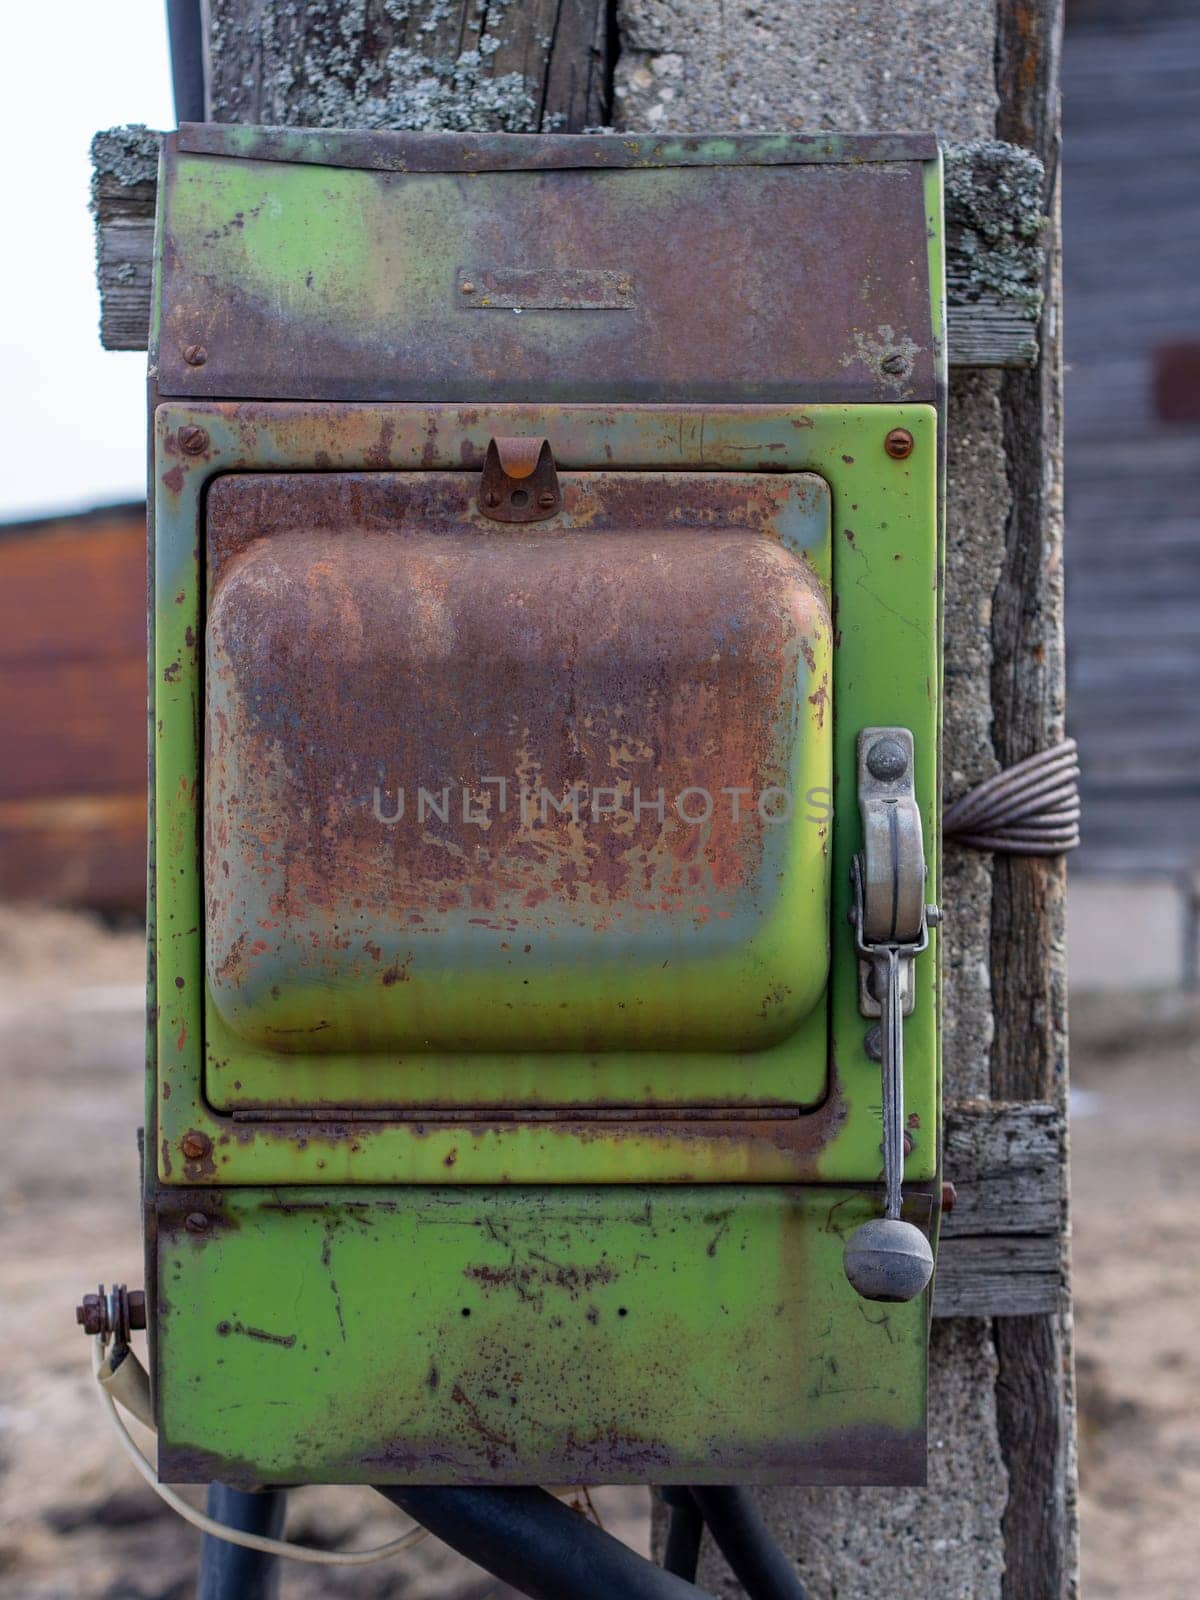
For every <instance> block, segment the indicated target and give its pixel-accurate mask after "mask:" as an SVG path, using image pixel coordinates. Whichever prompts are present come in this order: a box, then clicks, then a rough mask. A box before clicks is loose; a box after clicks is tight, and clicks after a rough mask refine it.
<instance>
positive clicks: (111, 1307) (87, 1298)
mask: <svg viewBox="0 0 1200 1600" xmlns="http://www.w3.org/2000/svg"><path fill="white" fill-rule="evenodd" d="M75 1321H76V1322H77V1323H78V1324H79V1326H80V1327H81V1328H82V1329H83V1331H84V1333H87V1334H97V1333H103V1334H111V1333H115V1334H117V1335H118V1336H119V1337H120V1338H122V1339H123V1338H124V1337H125V1336H126V1334H128V1333H129V1331H130V1330H131V1329H134V1328H144V1327H145V1326H146V1296H145V1294H144V1293H143V1291H142V1290H141V1289H126V1287H125V1285H124V1284H123V1283H118V1284H114V1286H113V1290H112V1293H111V1294H105V1292H104V1285H103V1284H101V1285H100V1292H99V1294H85V1295H84V1297H83V1300H82V1301H81V1302H80V1304H79V1305H77V1306H76V1307H75Z"/></svg>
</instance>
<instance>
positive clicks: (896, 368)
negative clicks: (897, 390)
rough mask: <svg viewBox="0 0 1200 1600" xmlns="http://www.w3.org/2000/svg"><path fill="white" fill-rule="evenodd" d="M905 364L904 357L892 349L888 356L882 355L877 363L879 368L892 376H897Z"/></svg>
mask: <svg viewBox="0 0 1200 1600" xmlns="http://www.w3.org/2000/svg"><path fill="white" fill-rule="evenodd" d="M907 365H908V363H907V362H906V361H905V359H904V357H903V356H902V355H900V353H899V352H898V351H894V352H893V353H892V354H891V355H890V356H884V358H883V360H882V361H881V362H880V363H879V370H880V371H881V372H886V373H888V374H889V375H890V376H891V377H893V378H898V377H899V376H900V375H901V373H902V372H903V371H904V369H905V367H906V366H907Z"/></svg>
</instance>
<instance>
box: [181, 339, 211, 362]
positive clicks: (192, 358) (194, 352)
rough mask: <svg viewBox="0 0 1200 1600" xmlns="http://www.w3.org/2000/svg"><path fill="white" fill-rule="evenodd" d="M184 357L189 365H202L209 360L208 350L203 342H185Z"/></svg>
mask: <svg viewBox="0 0 1200 1600" xmlns="http://www.w3.org/2000/svg"><path fill="white" fill-rule="evenodd" d="M183 359H184V360H185V361H186V362H187V364H188V366H189V367H202V366H203V365H204V363H205V362H206V361H207V360H208V351H207V350H206V349H205V348H204V346H203V345H202V344H185V345H184V347H183Z"/></svg>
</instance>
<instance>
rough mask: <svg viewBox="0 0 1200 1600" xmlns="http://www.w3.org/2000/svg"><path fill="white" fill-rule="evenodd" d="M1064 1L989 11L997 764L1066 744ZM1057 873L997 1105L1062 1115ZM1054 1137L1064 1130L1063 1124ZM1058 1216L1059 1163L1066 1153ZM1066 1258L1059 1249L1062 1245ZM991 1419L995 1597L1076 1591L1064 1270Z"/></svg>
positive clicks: (1002, 1384)
mask: <svg viewBox="0 0 1200 1600" xmlns="http://www.w3.org/2000/svg"><path fill="white" fill-rule="evenodd" d="M1062 20H1063V19H1062V0H999V7H998V27H997V39H996V79H997V88H998V90H999V95H1000V105H999V110H998V114H997V119H996V121H997V132H998V133H999V135H1000V137H1001V138H1004V139H1011V140H1013V141H1014V142H1016V143H1019V144H1020V145H1022V146H1023V147H1024V148H1026V149H1028V150H1031V151H1033V152H1034V153H1035V154H1036V155H1037V156H1038V157H1039V158H1040V160H1041V162H1042V165H1043V169H1044V172H1045V180H1044V182H1045V187H1044V193H1043V201H1042V207H1043V210H1044V211H1045V213H1046V215H1047V217H1048V218H1049V219H1050V223H1049V231H1050V237H1049V240H1048V249H1047V251H1046V271H1045V281H1044V296H1045V298H1044V311H1043V315H1042V324H1041V329H1040V336H1039V350H1040V360H1039V362H1038V365H1037V366H1036V367H1034V368H1032V369H1030V370H1027V371H1025V372H1022V373H1019V374H1018V373H1009V374H1006V375H1005V377H1004V378H1003V380H1002V386H1001V404H1002V410H1003V416H1004V443H1005V456H1006V459H1007V463H1008V474H1009V483H1010V486H1011V491H1012V500H1011V507H1010V511H1009V517H1008V526H1007V529H1006V537H1005V550H1004V562H1003V566H1002V569H1001V574H1000V582H999V584H998V585H997V588H996V595H995V601H994V606H993V611H992V661H993V667H992V711H993V725H992V739H993V745H994V747H995V750H996V754H997V757H998V758H999V760H1000V761H1001V762H1002V763H1003V764H1006V765H1007V764H1011V763H1012V762H1015V761H1019V760H1021V759H1022V757H1024V756H1028V755H1031V754H1033V753H1034V752H1035V751H1037V750H1041V749H1045V748H1046V747H1047V746H1048V745H1051V744H1053V743H1054V742H1055V741H1056V740H1058V739H1061V738H1062V736H1063V719H1064V704H1063V702H1064V668H1063V640H1062V621H1063V588H1062V535H1063V527H1062V353H1061V315H1060V310H1061V293H1060V290H1061V285H1060V275H1059V215H1060V204H1059V188H1058V171H1059V144H1060V111H1059V93H1058V81H1059V51H1060V45H1061V36H1062ZM1065 889H1066V875H1065V871H1064V866H1063V862H1062V860H1061V859H1058V860H1054V859H1050V860H1047V859H1045V858H1038V857H1032V858H1020V857H1012V858H1008V859H1004V858H1001V859H999V860H998V861H997V863H996V868H995V874H994V878H993V886H992V993H993V1009H994V1014H995V1024H996V1027H995V1038H994V1043H993V1048H992V1061H991V1080H992V1093H993V1094H994V1095H995V1096H997V1097H998V1098H1001V1099H1009V1100H1046V1101H1049V1102H1051V1103H1052V1104H1054V1105H1056V1106H1058V1107H1059V1108H1060V1109H1061V1110H1062V1112H1063V1113H1064V1116H1065V1112H1066V1094H1067V1053H1066V1036H1067V1019H1066V971H1065V956H1064V936H1065V926H1064V924H1065V904H1064V900H1065ZM1064 1126H1065V1123H1064ZM1061 1161H1062V1184H1063V1196H1064V1213H1065V1199H1066V1151H1065V1147H1064V1149H1063V1152H1062V1158H1061ZM1064 1248H1065V1246H1064ZM994 1338H995V1343H996V1356H997V1361H998V1365H999V1371H998V1375H997V1382H996V1420H997V1428H998V1432H999V1437H1000V1445H1001V1449H1002V1450H1003V1452H1004V1459H1005V1463H1006V1465H1007V1467H1008V1475H1009V1495H1008V1505H1007V1507H1006V1509H1005V1513H1004V1558H1005V1571H1004V1590H1003V1593H1004V1597H1005V1600H1027V1597H1041V1596H1046V1597H1047V1600H1050V1597H1054V1600H1059V1597H1060V1596H1069V1595H1073V1594H1074V1593H1075V1592H1076V1589H1077V1566H1078V1550H1077V1542H1078V1528H1077V1518H1076V1507H1075V1455H1074V1382H1073V1369H1072V1356H1071V1344H1070V1321H1069V1317H1068V1300H1067V1289H1066V1266H1065V1262H1064V1268H1063V1294H1062V1298H1061V1301H1060V1304H1059V1305H1058V1306H1057V1307H1055V1308H1054V1309H1053V1310H1052V1311H1048V1312H1044V1313H1042V1314H1040V1315H1038V1316H1022V1317H1012V1318H998V1319H997V1320H996V1322H995V1324H994Z"/></svg>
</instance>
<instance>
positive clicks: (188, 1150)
mask: <svg viewBox="0 0 1200 1600" xmlns="http://www.w3.org/2000/svg"><path fill="white" fill-rule="evenodd" d="M179 1148H180V1149H181V1150H182V1151H183V1153H184V1155H185V1156H186V1157H187V1158H188V1160H189V1161H203V1160H204V1158H205V1156H206V1155H207V1154H208V1152H209V1151H210V1150H211V1149H212V1140H211V1139H210V1138H209V1137H208V1135H207V1134H206V1133H198V1132H195V1131H193V1132H191V1133H185V1134H184V1136H183V1138H182V1139H181V1140H180V1141H179Z"/></svg>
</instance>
